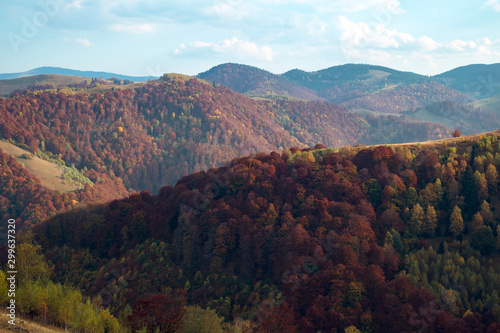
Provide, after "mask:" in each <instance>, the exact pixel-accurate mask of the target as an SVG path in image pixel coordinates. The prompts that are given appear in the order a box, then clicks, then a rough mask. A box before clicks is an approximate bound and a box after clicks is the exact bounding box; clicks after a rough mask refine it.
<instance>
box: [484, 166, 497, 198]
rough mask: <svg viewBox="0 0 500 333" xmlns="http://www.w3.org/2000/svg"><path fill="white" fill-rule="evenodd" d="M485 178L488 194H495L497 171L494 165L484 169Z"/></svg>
mask: <svg viewBox="0 0 500 333" xmlns="http://www.w3.org/2000/svg"><path fill="white" fill-rule="evenodd" d="M485 177H486V180H487V181H488V187H489V190H490V192H495V191H496V188H497V183H498V171H497V168H496V167H495V165H494V164H490V165H488V167H487V168H486V172H485Z"/></svg>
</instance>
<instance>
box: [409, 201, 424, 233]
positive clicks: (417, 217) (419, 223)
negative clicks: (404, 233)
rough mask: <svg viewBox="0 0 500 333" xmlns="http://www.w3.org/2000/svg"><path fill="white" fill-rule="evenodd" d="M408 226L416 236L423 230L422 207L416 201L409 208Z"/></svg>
mask: <svg viewBox="0 0 500 333" xmlns="http://www.w3.org/2000/svg"><path fill="white" fill-rule="evenodd" d="M409 227H410V230H411V231H412V232H413V233H414V234H415V235H417V236H420V235H421V234H422V233H423V231H424V209H423V208H422V207H421V206H420V204H418V203H417V204H415V206H413V208H412V210H411V216H410V221H409Z"/></svg>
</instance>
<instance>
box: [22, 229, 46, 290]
mask: <svg viewBox="0 0 500 333" xmlns="http://www.w3.org/2000/svg"><path fill="white" fill-rule="evenodd" d="M41 249H42V247H41V246H40V245H38V244H37V243H36V241H35V240H34V238H33V233H32V232H31V231H29V232H27V233H25V234H24V235H23V237H22V238H21V239H20V242H19V245H17V254H16V260H17V264H16V267H17V268H18V275H17V279H18V281H19V283H20V285H23V284H26V283H28V282H33V281H35V280H38V279H41V280H47V279H48V278H49V276H50V268H49V266H48V265H47V263H46V261H45V257H44V256H43V254H42V253H41Z"/></svg>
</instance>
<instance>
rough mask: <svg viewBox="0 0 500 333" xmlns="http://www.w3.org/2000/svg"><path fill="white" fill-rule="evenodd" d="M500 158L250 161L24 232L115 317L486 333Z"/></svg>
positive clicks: (454, 154) (498, 275) (494, 302)
mask: <svg viewBox="0 0 500 333" xmlns="http://www.w3.org/2000/svg"><path fill="white" fill-rule="evenodd" d="M499 143H500V132H499V131H495V132H492V133H485V134H483V135H477V136H474V137H463V138H462V139H460V140H457V139H449V140H442V141H439V142H429V143H427V144H426V145H425V147H420V146H419V145H418V144H409V145H398V146H393V147H390V146H378V147H372V148H367V147H357V148H341V149H332V148H324V147H316V149H303V150H300V149H298V148H294V149H291V150H286V151H284V152H283V153H281V154H279V153H276V152H273V153H271V154H254V155H251V156H248V157H241V158H237V159H234V160H233V161H232V162H231V163H229V164H226V165H225V166H223V167H221V168H219V169H211V170H209V171H208V172H199V173H195V174H192V175H189V176H187V177H183V178H182V179H181V180H180V181H179V182H178V183H177V184H176V186H175V187H173V188H172V187H170V186H167V187H164V188H162V189H161V190H160V192H159V194H158V195H154V196H153V195H151V194H149V193H147V192H142V193H140V194H133V195H132V196H130V197H128V198H124V199H121V200H115V201H112V202H110V203H108V204H106V205H104V206H102V205H101V206H98V207H89V208H87V209H83V210H82V209H80V210H75V211H72V212H68V213H65V214H60V215H57V216H55V217H54V218H52V219H50V220H48V221H47V222H46V223H44V224H42V225H40V226H38V227H36V228H35V232H36V237H37V239H38V241H39V242H40V244H41V245H42V247H43V249H44V253H45V255H46V257H47V260H50V261H51V262H53V263H54V264H55V271H54V275H53V278H54V279H55V280H56V281H70V282H71V283H73V284H74V285H79V286H81V287H82V288H83V290H85V291H86V292H87V293H88V295H90V296H93V297H95V296H97V295H100V296H101V299H102V303H103V305H104V306H109V307H110V309H111V311H112V313H113V314H115V315H116V316H117V317H120V314H123V313H131V307H132V309H138V308H140V306H144V304H151V305H150V306H151V307H154V306H155V304H156V303H155V300H156V299H157V298H156V297H165V298H170V299H172V298H174V297H175V299H179V298H180V299H182V300H183V301H182V302H186V304H187V305H188V306H199V307H201V308H207V307H208V308H210V309H213V310H215V311H216V313H217V315H218V317H219V318H223V320H224V321H225V322H226V325H228V326H229V327H232V328H233V329H243V330H244V329H245V328H246V329H249V330H251V331H266V330H269V329H270V328H269V327H275V328H276V327H279V330H280V331H282V332H283V331H285V332H295V331H300V332H317V331H326V332H328V331H332V330H334V329H336V330H340V331H343V330H346V331H348V329H349V330H354V328H356V329H358V330H363V331H372V332H386V333H392V332H394V333H400V332H402V331H407V332H409V331H418V330H421V329H424V330H428V331H431V332H452V331H456V332H474V331H477V330H481V331H487V332H495V330H497V329H498V328H499V325H500V313H499V312H498V310H499V307H498V299H499V295H498V281H500V269H499V267H498V264H497V263H498V259H499V258H500V252H499V250H500V249H499V247H498V245H497V238H496V237H497V235H496V232H498V230H500V225H499V212H500V211H499V210H498V209H495V208H497V205H498V202H499V195H498V193H499V191H498V173H497V171H496V168H497V167H498V166H499V164H498V160H497V158H494V157H492V156H499V154H500V151H499V147H500V145H499ZM494 230H496V231H494ZM159 263H161V264H159ZM486 272H487V273H486ZM478 281H480V282H478ZM165 286H168V288H166V287H165ZM182 302H181V303H182ZM127 309H128V310H127ZM37 311H40V310H33V313H34V315H36V314H37V313H38V312H37ZM132 313H133V312H132ZM428 313H432V315H428ZM158 316H160V315H158ZM127 318H128V324H129V325H135V323H136V321H137V322H140V317H138V316H129V317H127ZM276 325H277V326H276ZM152 329H153V328H152Z"/></svg>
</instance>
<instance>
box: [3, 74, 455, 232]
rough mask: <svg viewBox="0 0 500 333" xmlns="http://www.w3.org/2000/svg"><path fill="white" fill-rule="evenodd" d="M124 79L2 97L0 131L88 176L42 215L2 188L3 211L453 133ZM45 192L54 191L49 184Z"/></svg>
mask: <svg viewBox="0 0 500 333" xmlns="http://www.w3.org/2000/svg"><path fill="white" fill-rule="evenodd" d="M101 88H102V89H101ZM117 88H118V87H115V86H102V87H98V89H99V90H95V89H97V88H91V89H88V90H86V89H83V90H80V91H72V90H64V89H63V90H60V91H57V90H48V91H33V92H26V93H23V94H17V93H16V94H14V95H13V96H12V97H10V98H3V99H0V114H1V117H0V138H2V139H4V140H6V141H9V142H10V143H12V144H15V145H18V146H20V147H22V148H23V149H26V150H28V151H30V152H31V153H32V154H34V155H37V157H41V158H45V159H49V160H50V159H51V160H53V161H55V162H57V163H59V164H60V165H63V166H65V167H66V168H67V169H66V170H67V171H68V172H67V173H68V177H70V178H71V179H77V180H79V181H81V180H82V179H84V180H86V181H85V182H84V183H85V184H84V188H83V189H81V190H77V191H76V192H72V193H69V194H65V199H63V201H64V202H66V204H64V205H60V204H59V205H57V207H59V208H51V207H52V206H50V205H46V201H47V200H49V199H48V197H46V196H39V197H40V198H43V200H41V201H37V205H40V206H43V205H45V207H46V208H51V209H49V211H47V209H46V208H44V209H43V210H42V211H43V212H44V213H43V214H41V215H40V214H35V215H32V212H33V211H34V210H36V207H38V206H36V205H32V206H29V205H23V203H22V202H18V204H16V203H15V197H14V195H15V193H16V191H17V190H14V191H13V192H12V191H11V190H9V191H7V192H8V194H6V193H4V192H0V196H3V197H4V198H5V200H6V202H9V204H8V205H6V206H5V207H7V208H6V210H4V212H3V214H4V216H12V217H13V218H20V217H21V216H22V217H23V222H25V223H26V224H27V225H32V224H36V223H38V222H40V220H42V219H43V218H46V217H48V216H50V214H53V213H54V212H55V211H60V209H66V208H67V207H71V204H68V203H70V202H72V201H73V200H75V201H76V202H78V203H79V204H85V203H88V202H94V201H102V200H103V199H104V198H107V199H112V198H116V197H117V196H123V195H124V194H125V193H127V191H129V192H130V191H142V190H148V191H151V192H157V191H158V190H159V189H160V188H161V186H163V185H166V184H170V185H173V184H175V182H176V181H177V180H179V179H180V178H181V177H182V176H184V175H187V174H189V173H192V172H196V171H201V170H207V169H209V168H211V167H216V166H220V165H222V164H223V163H226V162H227V161H230V160H231V159H233V158H235V157H237V156H240V155H241V154H251V153H257V152H266V151H267V152H269V151H273V150H274V151H282V150H283V149H286V148H287V147H294V146H296V147H301V148H303V147H308V146H309V147H314V146H315V145H316V144H318V143H322V144H325V145H328V146H332V147H340V146H343V145H355V144H358V143H365V144H375V143H398V142H408V141H419V140H429V139H436V138H442V137H449V136H450V135H451V134H450V132H451V131H450V130H449V129H447V128H445V127H442V126H440V125H435V124H431V123H425V122H418V121H415V120H412V119H411V118H409V117H406V116H360V115H358V114H354V113H350V112H348V111H347V110H346V109H344V108H342V107H339V106H336V105H334V104H330V103H324V102H319V101H314V102H305V101H293V100H261V101H259V100H253V99H250V98H247V97H245V96H243V95H241V94H238V93H236V92H234V91H232V90H230V89H228V88H225V87H222V86H219V87H213V85H212V84H208V83H206V82H203V81H200V80H198V79H194V78H190V77H184V76H179V75H165V76H164V77H163V78H162V79H161V80H159V81H153V82H150V83H146V84H140V85H138V86H137V87H136V88H134V89H132V88H129V87H127V86H122V87H119V88H120V89H117ZM7 160H9V161H10V162H9V163H10V164H9V166H8V168H10V169H12V168H14V169H15V170H16V171H15V172H14V174H15V175H17V174H18V173H19V172H21V171H20V170H22V169H23V168H22V166H21V165H19V163H17V162H16V161H12V160H10V159H9V158H8V157H6V161H7ZM6 168H7V166H6ZM25 171H26V170H25ZM25 171H23V172H25ZM9 172H12V170H11V171H9ZM26 172H28V171H26ZM28 173H29V172H28ZM26 177H27V176H24V173H23V176H22V177H21V178H22V179H25V181H28V180H27V178H26ZM30 177H34V178H36V175H30ZM28 178H29V177H28ZM5 181H6V182H7V181H9V176H7V177H6V178H5ZM23 182H24V180H23ZM37 186H42V187H43V184H42V185H37ZM3 191H6V189H5V188H4V190H3ZM33 191H35V192H36V191H38V187H37V189H35V188H34V189H33ZM43 191H44V193H52V192H51V191H52V190H51V189H50V188H45V189H44V190H43ZM47 191H48V192H47ZM51 195H56V194H51ZM57 195H60V194H57ZM34 197H35V198H39V197H37V196H34ZM26 198H28V196H26ZM0 199H2V198H0ZM58 200H59V199H58ZM24 203H25V202H24ZM30 207H31V208H30ZM28 212H30V213H29V214H28ZM47 214H48V215H47Z"/></svg>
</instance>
